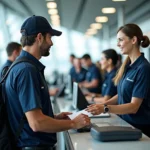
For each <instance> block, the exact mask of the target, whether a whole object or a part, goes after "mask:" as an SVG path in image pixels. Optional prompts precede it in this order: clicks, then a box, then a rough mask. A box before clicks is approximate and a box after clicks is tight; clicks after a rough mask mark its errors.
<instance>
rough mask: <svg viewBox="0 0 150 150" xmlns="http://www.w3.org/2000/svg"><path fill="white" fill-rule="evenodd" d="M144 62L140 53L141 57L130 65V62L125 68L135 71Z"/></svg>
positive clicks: (142, 54)
mask: <svg viewBox="0 0 150 150" xmlns="http://www.w3.org/2000/svg"><path fill="white" fill-rule="evenodd" d="M144 60H145V57H144V53H141V56H139V57H138V58H137V59H136V60H135V62H134V63H133V64H132V65H130V63H131V62H130V63H128V64H127V68H132V69H136V68H137V67H138V66H139V65H140V64H141V63H142V62H143V61H144Z"/></svg>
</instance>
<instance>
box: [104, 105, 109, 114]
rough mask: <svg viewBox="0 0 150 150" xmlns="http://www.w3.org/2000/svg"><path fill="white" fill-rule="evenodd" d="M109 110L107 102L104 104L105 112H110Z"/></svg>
mask: <svg viewBox="0 0 150 150" xmlns="http://www.w3.org/2000/svg"><path fill="white" fill-rule="evenodd" d="M108 112H109V108H108V106H107V105H106V104H105V105H104V113H108Z"/></svg>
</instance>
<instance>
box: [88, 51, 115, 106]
mask: <svg viewBox="0 0 150 150" xmlns="http://www.w3.org/2000/svg"><path fill="white" fill-rule="evenodd" d="M117 61H118V54H117V53H116V51H115V50H114V49H108V50H105V51H103V52H102V54H101V60H100V64H101V68H102V70H104V71H106V72H107V73H106V74H105V78H104V81H103V85H102V93H101V95H100V96H97V95H96V94H94V93H93V94H92V95H93V96H87V97H86V99H87V100H88V101H91V100H92V101H94V102H96V103H104V102H106V101H107V100H108V99H110V98H111V97H113V96H114V95H116V94H117V87H116V86H115V85H114V82H113V78H114V77H115V75H116V71H117V69H116V64H117Z"/></svg>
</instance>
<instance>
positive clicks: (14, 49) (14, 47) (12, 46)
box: [0, 42, 22, 79]
mask: <svg viewBox="0 0 150 150" xmlns="http://www.w3.org/2000/svg"><path fill="white" fill-rule="evenodd" d="M21 49H22V46H21V44H19V43H17V42H10V43H8V45H7V47H6V52H7V56H8V58H7V61H6V62H5V64H3V66H2V67H1V68H0V79H1V78H2V77H3V76H4V75H5V73H6V72H7V70H8V68H9V67H10V66H11V64H12V63H13V62H14V61H15V60H16V58H17V57H18V56H19V54H20V52H21Z"/></svg>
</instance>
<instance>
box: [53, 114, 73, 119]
mask: <svg viewBox="0 0 150 150" xmlns="http://www.w3.org/2000/svg"><path fill="white" fill-rule="evenodd" d="M71 114H72V113H71V112H62V113H60V114H57V115H55V119H69V117H68V115H71Z"/></svg>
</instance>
